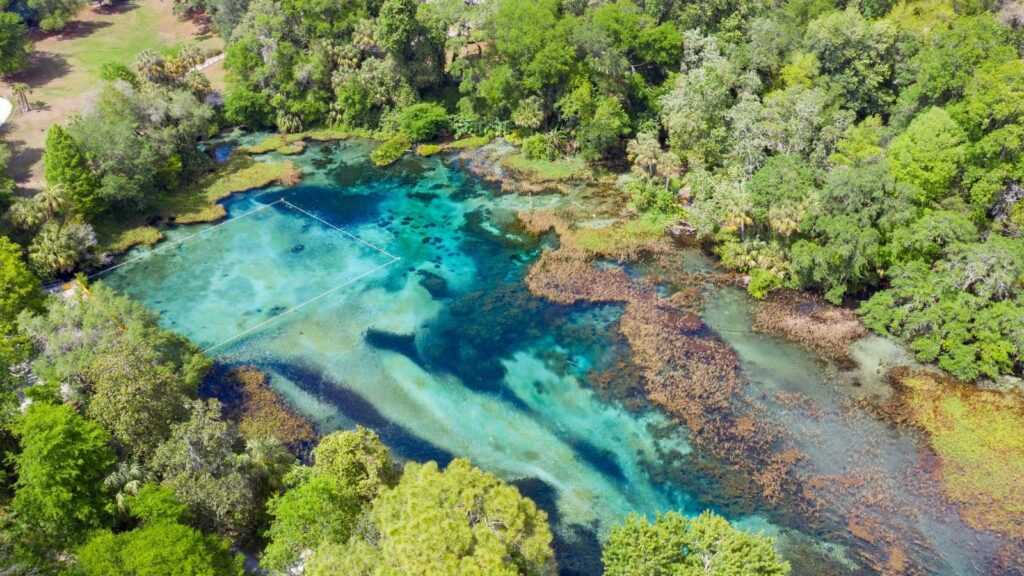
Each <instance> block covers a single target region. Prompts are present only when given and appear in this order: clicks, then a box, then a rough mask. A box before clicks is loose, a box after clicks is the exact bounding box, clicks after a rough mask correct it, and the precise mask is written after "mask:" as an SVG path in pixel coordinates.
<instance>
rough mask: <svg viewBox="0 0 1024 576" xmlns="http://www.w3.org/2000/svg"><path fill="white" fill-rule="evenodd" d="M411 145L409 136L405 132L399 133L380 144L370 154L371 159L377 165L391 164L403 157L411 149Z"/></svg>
mask: <svg viewBox="0 0 1024 576" xmlns="http://www.w3.org/2000/svg"><path fill="white" fill-rule="evenodd" d="M410 146H412V142H411V141H410V140H409V137H408V136H406V135H405V134H399V135H398V136H395V137H394V138H392V139H391V140H388V141H387V142H385V143H383V144H381V145H380V146H378V147H377V149H376V150H374V151H373V153H371V154H370V160H373V163H374V164H376V165H377V166H390V165H392V164H394V163H395V162H397V161H398V159H399V158H401V157H402V154H405V153H406V152H407V151H408V150H409V147H410Z"/></svg>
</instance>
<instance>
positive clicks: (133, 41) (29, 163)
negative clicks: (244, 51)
mask: <svg viewBox="0 0 1024 576" xmlns="http://www.w3.org/2000/svg"><path fill="white" fill-rule="evenodd" d="M172 7H173V2H170V1H169V0H134V1H130V2H128V3H126V4H124V5H123V6H121V7H118V8H116V9H111V10H104V9H100V8H94V7H88V8H86V9H84V10H83V11H82V12H81V13H80V14H79V16H78V18H77V19H76V20H75V21H74V22H72V23H71V24H70V25H69V26H68V28H67V29H66V30H65V31H64V32H62V33H61V34H56V35H49V36H42V35H40V36H37V37H36V38H35V52H34V53H33V55H32V56H31V58H30V59H29V62H28V64H27V66H26V68H25V70H23V71H22V72H21V73H19V74H18V75H17V76H16V77H14V78H12V80H13V81H15V82H24V83H25V84H28V85H29V87H31V89H32V93H31V94H30V95H29V100H30V101H31V102H32V103H33V108H34V109H33V110H32V111H30V112H28V113H26V114H22V113H21V112H19V111H18V110H17V109H15V111H14V114H13V115H12V117H11V120H10V121H9V122H8V124H6V125H5V126H4V128H3V132H4V138H5V140H6V141H7V143H8V144H9V145H10V146H11V147H12V148H13V152H14V155H13V158H12V159H11V167H10V168H11V170H12V172H13V174H14V177H15V178H16V179H17V180H18V181H19V183H21V184H22V185H23V186H25V187H26V188H29V189H38V188H39V187H41V186H42V184H43V182H42V170H41V162H40V159H41V157H42V148H43V142H44V140H45V137H46V130H47V129H49V127H50V126H51V125H52V124H55V123H64V122H66V121H67V120H68V118H69V117H70V116H71V115H72V114H74V113H75V112H77V111H79V110H81V109H82V107H83V106H84V105H85V104H86V102H87V101H88V98H89V94H90V93H92V92H94V91H95V90H96V89H97V88H99V86H100V84H101V80H100V77H99V70H100V66H102V65H103V64H104V63H105V62H110V61H114V62H123V63H129V62H131V61H133V60H134V59H135V56H136V55H137V54H138V53H139V52H142V51H143V50H156V51H158V52H169V51H173V50H175V49H177V48H179V47H180V46H182V45H185V44H188V43H196V44H198V45H199V46H200V47H201V48H202V49H204V50H213V51H219V50H220V49H221V48H222V47H223V43H222V41H221V40H220V38H219V37H217V36H215V35H213V34H211V33H209V32H207V31H204V30H203V29H202V28H201V27H200V26H198V25H197V24H196V23H195V22H192V21H182V20H179V19H178V18H177V17H176V16H174V14H173V13H172V12H171V9H172ZM0 94H2V95H4V96H6V97H8V98H9V99H10V100H11V101H14V97H13V92H12V91H11V90H10V85H9V84H8V83H2V84H0Z"/></svg>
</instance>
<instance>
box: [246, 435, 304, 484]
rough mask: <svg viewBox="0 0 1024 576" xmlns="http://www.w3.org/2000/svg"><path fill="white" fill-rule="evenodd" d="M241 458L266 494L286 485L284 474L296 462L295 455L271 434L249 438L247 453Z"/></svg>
mask: <svg viewBox="0 0 1024 576" xmlns="http://www.w3.org/2000/svg"><path fill="white" fill-rule="evenodd" d="M239 460H240V463H241V464H242V465H243V466H244V467H245V468H248V469H249V471H250V473H251V474H252V475H253V477H254V478H255V479H256V481H257V483H258V486H259V487H260V489H261V490H264V492H263V493H264V494H270V493H272V492H275V491H277V490H280V489H281V488H282V487H283V485H284V484H283V482H282V479H283V478H284V475H285V474H286V473H287V472H288V470H290V469H291V467H292V465H293V464H294V463H295V457H294V456H292V455H291V453H290V452H288V450H287V449H286V448H285V447H284V446H282V445H281V442H280V441H278V440H277V438H273V437H270V436H262V437H259V438H252V439H250V440H247V441H246V443H245V453H244V454H242V455H241V456H239Z"/></svg>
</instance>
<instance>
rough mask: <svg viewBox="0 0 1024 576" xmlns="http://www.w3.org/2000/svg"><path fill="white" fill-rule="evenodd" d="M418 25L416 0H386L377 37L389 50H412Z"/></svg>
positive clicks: (379, 17) (378, 23) (378, 24)
mask: <svg viewBox="0 0 1024 576" xmlns="http://www.w3.org/2000/svg"><path fill="white" fill-rule="evenodd" d="M416 25H417V23H416V1H415V0H384V4H383V5H382V6H381V8H380V15H379V16H378V17H377V39H378V40H379V41H380V45H381V47H383V48H384V49H385V50H387V51H388V52H393V53H396V54H402V53H405V52H408V51H411V44H412V39H413V34H414V33H415V31H416ZM410 136H411V134H410Z"/></svg>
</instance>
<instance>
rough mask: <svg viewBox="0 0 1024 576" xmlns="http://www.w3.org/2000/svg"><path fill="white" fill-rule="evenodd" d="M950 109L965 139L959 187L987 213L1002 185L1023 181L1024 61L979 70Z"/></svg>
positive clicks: (1000, 192)
mask: <svg viewBox="0 0 1024 576" xmlns="http://www.w3.org/2000/svg"><path fill="white" fill-rule="evenodd" d="M950 111H951V113H952V114H953V116H954V117H955V118H956V119H957V121H958V122H959V123H960V124H961V125H962V126H963V127H964V129H965V130H966V132H967V136H968V138H969V139H970V140H971V145H970V147H969V148H968V155H967V161H968V165H967V169H966V170H965V172H964V178H963V180H964V186H965V188H967V189H968V190H969V196H970V200H971V204H972V205H973V206H974V207H975V210H976V212H977V213H979V215H981V216H982V217H984V216H988V215H989V214H991V212H992V207H993V205H994V204H996V203H998V202H999V201H1000V200H1001V198H1000V196H1002V195H1003V194H1004V192H1005V190H1006V187H1007V184H1008V183H1010V182H1017V183H1019V182H1022V181H1024V60H1021V59H1019V58H1018V59H1015V60H1011V61H1009V62H1006V63H1004V64H1000V65H998V66H993V67H990V68H988V69H982V70H980V71H979V72H978V73H977V74H976V75H975V77H974V79H973V80H972V81H971V83H970V84H969V85H968V86H967V89H966V90H965V94H964V99H963V100H962V101H961V102H959V103H957V104H955V105H953V106H951V107H950ZM1001 208H1003V209H1005V207H1001Z"/></svg>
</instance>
